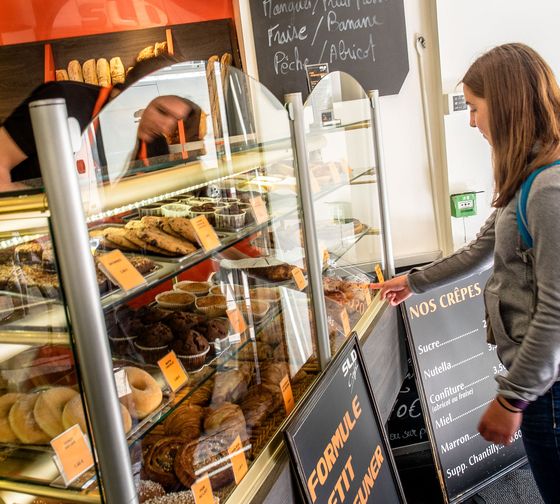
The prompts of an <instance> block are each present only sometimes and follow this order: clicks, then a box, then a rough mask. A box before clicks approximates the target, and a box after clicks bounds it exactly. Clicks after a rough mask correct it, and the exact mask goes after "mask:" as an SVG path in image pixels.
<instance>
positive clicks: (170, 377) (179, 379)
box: [157, 350, 189, 392]
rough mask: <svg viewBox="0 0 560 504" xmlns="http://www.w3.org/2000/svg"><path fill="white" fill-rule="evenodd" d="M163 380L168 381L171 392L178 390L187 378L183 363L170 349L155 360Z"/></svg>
mask: <svg viewBox="0 0 560 504" xmlns="http://www.w3.org/2000/svg"><path fill="white" fill-rule="evenodd" d="M157 363H158V366H159V368H160V369H161V372H162V373H163V376H164V377H165V381H166V382H167V383H169V386H170V387H171V390H173V392H175V391H177V390H179V389H180V388H181V387H182V386H183V385H184V384H185V383H187V380H188V379H189V377H188V375H187V372H186V371H185V368H184V367H183V364H181V361H179V359H177V355H175V352H174V351H173V350H172V351H171V352H169V353H168V354H167V355H166V356H165V357H162V358H161V359H160V360H158V361H157Z"/></svg>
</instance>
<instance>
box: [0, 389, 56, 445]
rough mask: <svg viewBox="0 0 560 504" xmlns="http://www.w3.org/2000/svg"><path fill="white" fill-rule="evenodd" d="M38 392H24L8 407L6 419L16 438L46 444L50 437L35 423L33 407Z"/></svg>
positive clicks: (28, 442)
mask: <svg viewBox="0 0 560 504" xmlns="http://www.w3.org/2000/svg"><path fill="white" fill-rule="evenodd" d="M37 399H39V394H25V395H23V396H22V397H20V398H19V399H18V400H17V401H16V402H15V403H14V405H13V406H12V407H11V408H10V414H9V415H8V420H9V422H10V427H11V428H12V430H13V431H14V434H15V435H16V436H17V438H18V439H19V440H20V441H21V442H22V443H25V444H47V443H48V442H49V441H50V439H51V438H50V437H49V436H48V435H47V434H46V433H45V432H44V431H43V430H42V429H41V428H40V427H39V425H37V422H36V421H35V416H34V415H33V408H34V407H35V403H36V402H37Z"/></svg>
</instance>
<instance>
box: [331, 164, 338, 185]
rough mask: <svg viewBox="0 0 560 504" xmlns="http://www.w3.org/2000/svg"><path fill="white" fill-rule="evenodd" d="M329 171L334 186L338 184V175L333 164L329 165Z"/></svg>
mask: <svg viewBox="0 0 560 504" xmlns="http://www.w3.org/2000/svg"><path fill="white" fill-rule="evenodd" d="M329 170H330V171H331V177H332V179H333V182H334V183H335V184H340V182H341V179H340V173H339V171H338V168H337V166H336V164H335V163H329Z"/></svg>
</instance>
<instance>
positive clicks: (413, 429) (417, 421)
mask: <svg viewBox="0 0 560 504" xmlns="http://www.w3.org/2000/svg"><path fill="white" fill-rule="evenodd" d="M387 433H388V434H389V443H390V444H391V448H392V449H393V450H395V448H402V447H404V446H410V445H414V444H418V443H425V442H427V441H428V431H427V430H426V424H425V423H424V415H423V413H422V405H421V404H420V397H419V395H418V389H417V387H416V380H415V377H414V369H413V367H412V362H411V359H408V373H407V375H406V377H405V379H404V381H403V384H402V386H401V389H400V390H399V395H398V396H397V400H396V401H395V405H394V407H393V411H392V412H391V416H390V417H389V421H388V422H387ZM393 453H394V454H396V453H397V452H395V451H393Z"/></svg>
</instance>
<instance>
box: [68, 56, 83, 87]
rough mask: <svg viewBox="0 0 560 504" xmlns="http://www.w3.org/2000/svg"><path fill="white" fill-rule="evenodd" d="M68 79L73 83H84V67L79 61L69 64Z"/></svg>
mask: <svg viewBox="0 0 560 504" xmlns="http://www.w3.org/2000/svg"><path fill="white" fill-rule="evenodd" d="M68 78H69V79H70V80H73V81H78V82H84V76H83V73H82V65H80V62H79V61H78V60H72V61H71V62H70V63H68Z"/></svg>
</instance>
